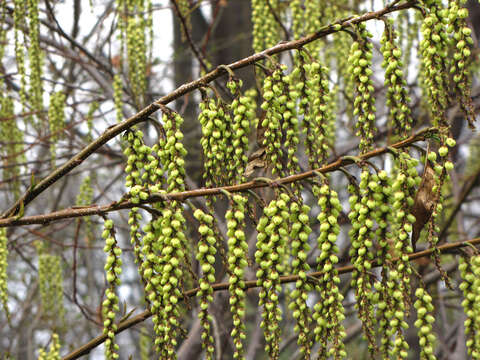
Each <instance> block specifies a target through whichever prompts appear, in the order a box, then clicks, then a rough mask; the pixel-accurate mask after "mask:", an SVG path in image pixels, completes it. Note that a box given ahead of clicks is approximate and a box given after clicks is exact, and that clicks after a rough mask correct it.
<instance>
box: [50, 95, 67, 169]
mask: <svg viewBox="0 0 480 360" xmlns="http://www.w3.org/2000/svg"><path fill="white" fill-rule="evenodd" d="M64 109H65V95H64V94H63V93H62V92H56V93H53V94H51V95H50V105H49V107H48V123H49V125H50V153H51V156H52V165H53V166H54V165H55V158H56V144H57V141H58V140H59V139H60V138H61V135H62V132H63V128H64V127H65V112H64Z"/></svg>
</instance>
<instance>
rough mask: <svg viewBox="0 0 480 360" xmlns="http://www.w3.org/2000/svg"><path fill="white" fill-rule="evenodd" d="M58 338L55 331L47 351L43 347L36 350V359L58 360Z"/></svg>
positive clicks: (59, 357)
mask: <svg viewBox="0 0 480 360" xmlns="http://www.w3.org/2000/svg"><path fill="white" fill-rule="evenodd" d="M61 358H62V357H61V356H60V338H59V337H58V335H57V334H56V333H53V334H52V342H51V344H50V350H49V351H48V353H46V352H45V350H44V349H40V350H39V351H38V360H60V359H61Z"/></svg>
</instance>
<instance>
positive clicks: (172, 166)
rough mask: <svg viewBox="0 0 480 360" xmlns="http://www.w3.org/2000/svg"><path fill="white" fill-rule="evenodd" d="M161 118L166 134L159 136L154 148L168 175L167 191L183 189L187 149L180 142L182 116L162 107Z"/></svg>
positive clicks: (181, 136) (181, 137)
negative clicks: (162, 136)
mask: <svg viewBox="0 0 480 360" xmlns="http://www.w3.org/2000/svg"><path fill="white" fill-rule="evenodd" d="M162 120H163V123H164V125H163V127H164V128H165V132H166V134H165V137H164V138H160V140H159V142H158V147H155V149H157V151H158V153H157V154H158V157H159V158H160V160H161V162H162V166H163V169H165V171H166V172H167V175H168V177H167V192H174V191H183V190H185V156H186V155H187V150H186V149H185V147H184V146H183V144H182V139H183V133H182V131H181V130H180V127H181V126H182V124H183V118H182V117H181V116H180V114H178V113H176V112H174V111H172V110H169V109H167V108H164V114H163V119H162Z"/></svg>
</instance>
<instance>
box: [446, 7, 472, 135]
mask: <svg viewBox="0 0 480 360" xmlns="http://www.w3.org/2000/svg"><path fill="white" fill-rule="evenodd" d="M465 2H466V0H455V1H450V2H449V8H448V20H449V23H450V26H449V30H450V32H452V33H453V44H454V45H455V48H454V54H453V60H454V61H452V62H451V65H450V73H451V74H452V75H453V82H454V85H455V90H456V92H457V95H458V96H459V97H460V106H461V108H462V110H463V111H464V113H465V117H466V118H467V121H468V123H469V125H470V126H471V127H473V122H474V121H475V109H474V106H473V103H472V99H471V79H470V74H469V69H470V66H469V65H470V62H471V55H472V51H471V50H472V46H473V39H472V36H471V35H472V30H471V29H470V28H469V27H468V26H467V22H466V18H467V17H468V9H467V8H464V7H461V6H462V5H464V4H465Z"/></svg>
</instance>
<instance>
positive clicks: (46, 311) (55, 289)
mask: <svg viewBox="0 0 480 360" xmlns="http://www.w3.org/2000/svg"><path fill="white" fill-rule="evenodd" d="M37 249H38V253H39V257H38V284H39V291H40V299H41V303H42V316H43V317H44V318H45V319H46V320H47V321H50V322H51V324H52V328H57V329H58V328H61V327H62V326H63V321H64V314H65V309H64V307H63V271H62V265H61V261H60V257H59V256H58V255H53V254H49V253H47V250H46V249H44V248H43V245H42V244H41V243H38V244H37Z"/></svg>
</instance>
